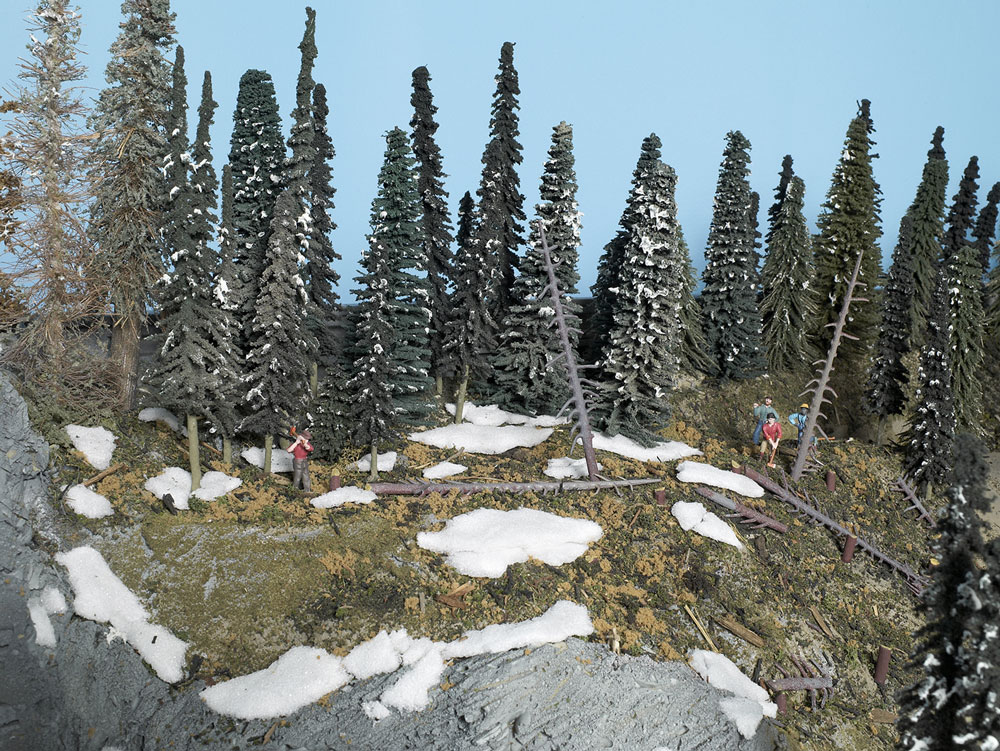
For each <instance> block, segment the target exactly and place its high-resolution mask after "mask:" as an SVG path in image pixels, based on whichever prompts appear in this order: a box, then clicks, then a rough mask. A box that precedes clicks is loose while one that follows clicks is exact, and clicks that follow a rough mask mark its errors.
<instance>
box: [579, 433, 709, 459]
mask: <svg viewBox="0 0 1000 751" xmlns="http://www.w3.org/2000/svg"><path fill="white" fill-rule="evenodd" d="M576 442H577V443H580V439H579V438H577V439H576ZM594 448H595V449H598V450H599V451H608V452H610V453H612V454H618V455H619V456H625V457H628V458H629V459H638V460H639V461H641V462H673V461H677V460H678V459H683V458H684V457H686V456H701V455H702V453H701V452H700V451H699V450H698V449H696V448H692V447H691V446H688V445H687V444H686V443H681V442H680V441H664V442H663V443H657V444H656V445H655V446H649V447H646V446H643V445H641V444H638V443H636V442H635V441H633V440H632V439H631V438H626V437H625V436H623V435H614V436H606V435H602V434H601V433H594Z"/></svg>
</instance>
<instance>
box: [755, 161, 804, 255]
mask: <svg viewBox="0 0 1000 751" xmlns="http://www.w3.org/2000/svg"><path fill="white" fill-rule="evenodd" d="M793 177H795V170H794V169H793V168H792V155H791V154H785V156H784V158H783V159H782V160H781V172H779V173H778V187H776V188H775V189H774V203H772V204H771V206H770V207H769V208H768V210H767V232H766V233H765V235H764V244H765V245H766V246H767V247H771V236H772V235H774V228H775V226H776V225H777V223H778V216H779V215H780V214H781V207H782V206H783V205H784V203H785V196H786V195H787V194H788V183H789V181H790V180H791V179H792V178H793ZM803 185H805V184H804V183H803ZM803 192H804V191H803Z"/></svg>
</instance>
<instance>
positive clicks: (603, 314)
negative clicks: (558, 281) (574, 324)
mask: <svg viewBox="0 0 1000 751" xmlns="http://www.w3.org/2000/svg"><path fill="white" fill-rule="evenodd" d="M632 180H633V182H634V181H635V175H634V173H633V177H632ZM627 211H628V209H626V213H627ZM625 220H626V219H625V214H623V215H622V218H621V220H620V221H619V226H624V222H625ZM627 239H628V232H627V231H625V230H624V229H619V230H618V231H617V232H616V233H615V236H614V237H613V238H611V241H610V242H609V243H608V244H607V245H605V246H604V252H603V253H602V254H601V259H600V260H599V261H598V262H597V279H596V280H595V281H594V284H593V286H592V287H591V288H590V293H591V295H593V298H594V309H593V312H592V313H591V315H590V320H589V321H588V326H587V339H588V340H589V342H590V349H589V350H588V353H587V359H588V360H590V361H592V362H600V361H602V360H603V359H604V358H605V357H606V356H607V350H608V339H609V338H610V336H611V327H612V326H614V322H615V319H614V314H615V300H616V298H617V296H618V283H619V281H620V280H621V269H622V260H623V259H624V258H625V242H626V240H627Z"/></svg>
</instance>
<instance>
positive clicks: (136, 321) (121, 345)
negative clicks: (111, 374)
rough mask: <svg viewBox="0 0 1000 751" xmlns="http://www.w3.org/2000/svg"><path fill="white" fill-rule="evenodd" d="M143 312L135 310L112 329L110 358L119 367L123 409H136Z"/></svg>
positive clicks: (119, 320)
mask: <svg viewBox="0 0 1000 751" xmlns="http://www.w3.org/2000/svg"><path fill="white" fill-rule="evenodd" d="M142 320H143V315H142V311H141V310H139V309H138V308H135V309H133V310H131V311H129V312H128V313H127V314H125V315H124V316H122V317H121V318H119V319H118V320H117V321H115V323H114V325H113V327H112V329H111V350H110V353H109V356H110V358H111V360H112V362H114V363H116V364H117V365H118V370H119V377H120V379H121V381H120V385H119V389H120V391H119V397H120V399H121V405H122V409H126V410H131V409H134V408H135V389H136V383H137V382H138V380H139V336H140V331H141V329H142Z"/></svg>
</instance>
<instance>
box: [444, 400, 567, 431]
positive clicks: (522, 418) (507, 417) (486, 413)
mask: <svg viewBox="0 0 1000 751" xmlns="http://www.w3.org/2000/svg"><path fill="white" fill-rule="evenodd" d="M445 409H446V410H448V414H450V415H454V414H455V405H454V404H446V405H445ZM462 420H463V421H465V422H470V423H472V424H473V425H484V426H486V427H493V428H495V427H498V426H500V425H504V424H507V425H532V426H534V427H538V428H551V427H554V426H555V425H565V424H566V423H568V422H569V420H566V419H560V418H557V417H551V416H549V415H539V416H538V417H528V416H527V415H516V414H514V413H513V412H507V411H506V410H503V409H500V407H498V406H497V405H496V404H487V405H485V406H483V407H477V406H476V405H475V404H473V403H472V402H466V403H465V405H464V406H463V407H462Z"/></svg>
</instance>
